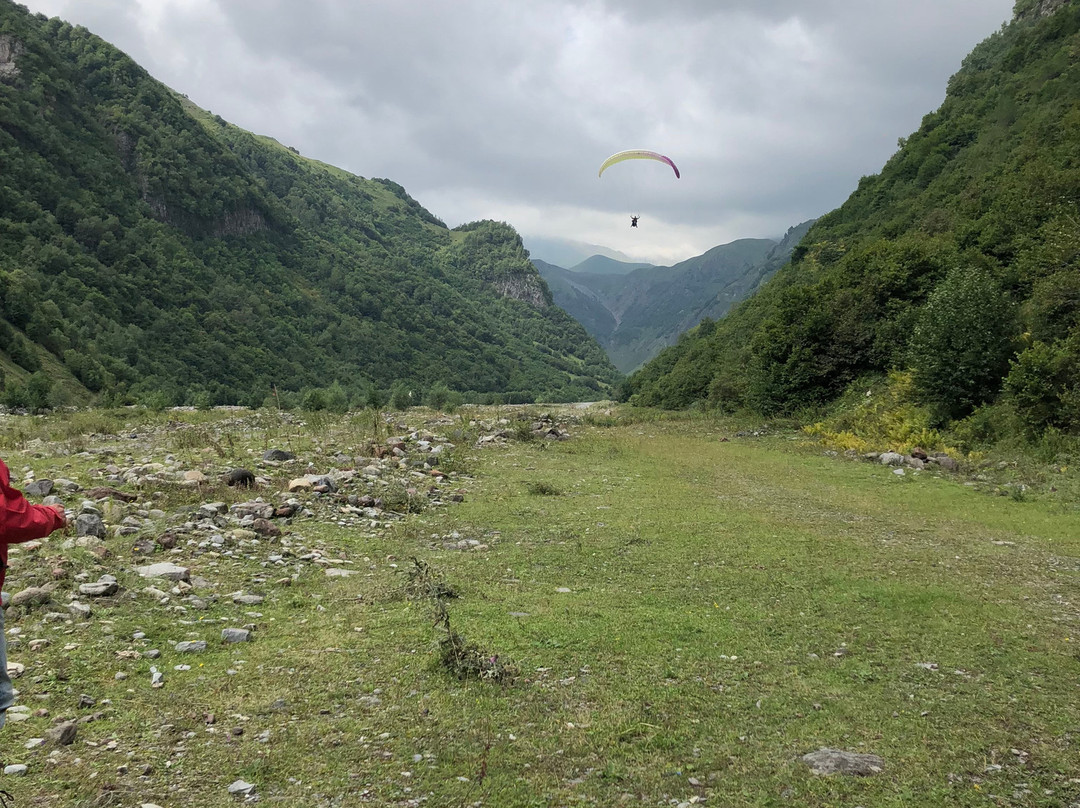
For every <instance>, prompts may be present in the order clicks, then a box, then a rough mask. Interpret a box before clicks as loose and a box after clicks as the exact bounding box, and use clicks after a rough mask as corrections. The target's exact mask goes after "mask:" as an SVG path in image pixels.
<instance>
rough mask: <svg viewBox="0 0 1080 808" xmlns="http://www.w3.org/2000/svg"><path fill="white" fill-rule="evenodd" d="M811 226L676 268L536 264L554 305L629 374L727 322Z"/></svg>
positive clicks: (600, 262) (600, 259)
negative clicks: (709, 325)
mask: <svg viewBox="0 0 1080 808" xmlns="http://www.w3.org/2000/svg"><path fill="white" fill-rule="evenodd" d="M809 226H810V222H805V223H804V224H801V225H798V226H796V227H793V228H791V229H790V230H789V231H788V233H787V235H785V236H784V238H783V239H782V240H780V241H779V242H777V241H773V240H772V239H741V240H739V241H734V242H732V243H730V244H724V245H722V246H719V247H714V248H713V249H711V250H709V251H708V252H706V253H705V254H703V255H699V256H696V257H694V258H690V259H688V260H686V261H683V262H681V263H679V264H676V265H675V266H672V267H655V266H651V265H648V264H644V265H641V264H627V263H620V262H617V261H613V260H612V259H610V258H606V257H604V256H599V255H598V256H593V257H592V258H589V259H588V260H587V261H584V262H582V263H581V264H578V265H577V266H575V267H574V268H573V269H571V270H567V269H563V268H561V267H556V266H553V265H551V264H547V263H545V262H542V261H536V260H535V259H534V261H533V263H534V265H536V267H537V269H539V271H540V274H541V276H543V278H544V280H545V281H547V283H548V286H549V287H550V288H551V293H552V296H553V299H554V300H555V303H556V304H558V305H559V306H561V307H562V308H564V309H566V311H568V312H569V313H570V314H571V315H573V316H574V318H575V319H576V320H577V321H578V322H579V323H581V324H582V325H584V326H585V329H586V330H587V331H588V332H589V333H590V334H592V335H593V336H594V337H595V338H596V339H597V340H599V342H600V344H601V345H602V346H604V349H605V350H606V351H607V353H608V356H609V357H610V358H611V361H612V362H613V363H614V364H615V366H616V367H617V368H619V369H620V370H622V371H623V372H630V371H632V370H634V369H635V368H637V367H638V366H639V365H641V364H642V363H643V362H645V361H647V360H648V359H650V358H652V357H653V356H655V355H656V354H657V353H658V352H659V351H661V350H662V349H663V348H665V347H666V346H668V345H672V344H673V343H674V342H675V341H676V340H677V339H678V337H679V335H680V334H681V333H683V332H684V331H686V330H687V329H689V328H692V327H693V326H695V325H697V324H698V323H700V322H701V321H702V320H703V319H705V318H718V317H722V316H723V315H724V314H725V313H726V312H727V310H728V309H729V308H730V307H731V306H732V305H733V304H734V303H736V302H738V301H739V300H742V299H743V298H744V297H746V296H747V295H748V294H750V293H751V292H752V291H753V290H754V289H755V288H757V286H758V285H759V284H760V283H761V282H762V280H763V279H764V278H767V277H768V276H770V275H771V274H772V273H773V272H775V271H776V269H777V268H778V267H780V265H782V264H783V263H784V262H785V261H786V260H787V258H788V256H789V255H790V254H791V251H792V249H793V248H794V247H795V244H796V243H797V242H798V240H799V239H800V238H801V237H802V235H803V234H805V233H806V231H807V229H808V228H809Z"/></svg>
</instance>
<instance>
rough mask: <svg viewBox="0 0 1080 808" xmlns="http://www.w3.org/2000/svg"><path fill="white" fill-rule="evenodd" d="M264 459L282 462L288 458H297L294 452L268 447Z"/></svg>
mask: <svg viewBox="0 0 1080 808" xmlns="http://www.w3.org/2000/svg"><path fill="white" fill-rule="evenodd" d="M262 459H263V460H271V461H274V462H276V463H282V462H284V461H286V460H295V459H296V455H294V454H293V453H292V452H286V451H285V450H284V449H267V450H266V451H265V452H263V456H262Z"/></svg>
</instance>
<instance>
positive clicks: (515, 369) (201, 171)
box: [0, 0, 618, 403]
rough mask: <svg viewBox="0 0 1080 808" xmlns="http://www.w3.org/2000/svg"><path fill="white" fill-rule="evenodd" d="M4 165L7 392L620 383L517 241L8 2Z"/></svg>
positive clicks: (476, 388)
mask: <svg viewBox="0 0 1080 808" xmlns="http://www.w3.org/2000/svg"><path fill="white" fill-rule="evenodd" d="M0 166H2V167H3V170H2V171H0V296H2V299H0V317H2V319H0V350H2V352H3V356H2V357H0V359H2V364H3V368H4V369H5V370H6V371H7V374H8V377H9V378H8V380H9V381H12V380H21V379H25V377H26V376H27V374H28V373H32V372H34V371H37V370H39V369H40V368H41V367H42V365H43V363H44V365H45V366H47V367H50V368H53V369H54V370H55V373H53V374H51V375H53V376H55V377H56V378H61V377H63V379H65V380H71V384H72V389H76V390H77V389H82V391H83V392H84V393H86V392H87V391H89V392H91V393H101V394H106V395H108V396H109V397H111V398H113V399H115V400H124V399H125V398H127V399H130V398H136V399H137V398H139V397H142V396H146V395H148V394H151V393H154V394H156V395H163V396H164V397H165V400H166V401H168V402H172V403H184V402H189V401H191V400H193V398H194V397H199V399H200V400H204V401H205V400H209V401H211V402H214V403H233V402H245V403H248V402H254V403H258V402H261V401H262V400H263V399H264V398H265V397H266V396H268V395H270V394H271V392H272V391H274V390H278V389H279V390H282V391H301V390H304V389H308V388H322V387H327V386H329V385H330V384H331V383H335V382H336V383H339V384H340V385H342V386H343V387H344V388H345V389H346V390H347V391H348V392H349V393H350V394H351V395H354V396H360V395H361V394H362V393H363V392H364V391H365V390H368V389H371V388H376V389H378V390H382V391H386V390H388V389H389V388H390V387H392V386H394V385H395V384H404V385H407V386H408V387H409V388H410V389H413V390H415V391H422V390H423V389H425V388H427V387H429V386H431V385H439V384H443V385H447V386H448V387H449V388H451V389H454V390H458V391H462V392H464V393H467V394H470V395H471V396H472V397H473V398H477V397H480V398H483V397H484V396H487V397H490V396H492V395H499V396H502V397H504V398H505V397H509V398H511V399H515V400H529V399H532V398H535V397H540V398H542V399H549V400H550V399H556V400H565V399H579V398H586V397H587V398H595V397H597V396H598V395H602V394H604V393H605V392H606V391H608V390H610V386H611V385H612V384H613V383H614V382H615V381H616V380H617V379H618V374H617V372H616V371H615V369H614V368H613V367H612V366H611V365H610V363H609V362H608V361H607V359H606V357H605V356H604V355H603V352H602V350H601V349H600V347H599V346H598V345H597V344H596V343H595V341H594V340H592V339H591V338H590V337H589V336H588V335H587V334H586V332H585V331H584V330H583V329H582V327H581V326H580V325H578V324H577V323H576V322H575V321H574V320H573V319H572V318H570V317H569V316H568V315H567V314H566V313H565V312H563V311H562V310H560V309H559V308H558V307H556V306H554V305H552V300H551V295H550V292H549V290H548V288H547V286H546V284H545V283H544V282H543V280H542V279H541V278H540V276H539V274H538V273H537V272H536V270H535V268H534V267H533V266H532V264H531V263H530V262H529V260H528V256H527V253H526V252H525V250H524V248H523V246H522V242H521V239H520V237H519V236H518V235H517V233H515V232H514V231H513V229H512V228H510V227H509V226H508V225H505V224H501V223H497V222H478V223H473V224H470V225H464V226H462V227H460V228H456V229H455V230H453V231H451V230H449V229H447V228H446V227H445V226H444V225H443V223H442V222H441V221H440V220H439V219H437V218H436V217H435V216H433V215H432V214H431V213H429V212H428V211H426V210H425V209H424V208H423V207H421V206H420V205H419V204H418V203H417V202H416V201H415V200H414V199H412V198H411V197H410V196H409V194H408V193H407V192H406V191H405V189H404V188H402V187H401V186H400V185H398V184H397V183H395V182H393V181H391V180H386V179H381V180H370V179H364V178H361V177H356V176H353V175H351V174H349V173H347V172H345V171H341V170H339V169H336V168H333V167H331V166H327V165H325V164H322V163H319V162H317V161H313V160H309V159H306V158H304V157H302V156H301V155H299V154H298V153H296V151H295V150H293V149H290V148H288V147H286V146H283V145H282V144H279V143H277V142H276V141H273V140H272V139H269V138H265V137H259V136H256V135H253V134H251V133H248V132H245V131H243V130H241V129H238V128H236V127H234V126H231V125H230V124H228V123H227V122H226V121H225V120H224V119H222V118H221V117H219V116H216V115H212V114H210V113H208V112H205V111H203V110H201V109H199V108H197V107H196V106H194V105H193V104H191V103H190V102H188V101H187V100H186V99H184V98H181V97H178V96H177V95H176V94H174V93H173V92H172V91H170V90H169V89H168V88H166V87H164V86H163V85H161V84H160V83H159V82H157V81H155V80H154V79H153V78H152V77H151V76H149V75H148V74H147V73H146V72H145V71H144V70H143V69H142V68H140V67H139V66H138V65H136V64H135V63H134V62H133V61H132V60H131V59H129V58H128V57H127V56H125V55H124V54H123V53H121V52H119V51H118V50H116V49H115V48H113V47H112V46H110V45H109V44H108V43H106V42H104V41H103V40H101V39H100V38H98V37H96V36H94V35H93V34H91V33H90V32H89V31H87V30H86V29H84V28H81V27H72V26H70V25H68V24H66V23H64V22H62V21H61V20H59V19H46V18H45V17H43V16H41V15H31V14H29V13H28V12H27V11H26V10H25V9H24V8H22V7H21V6H18V5H15V4H14V3H12V2H10V0H0ZM73 380H78V384H77V385H76V384H74V381H73ZM80 385H81V387H80Z"/></svg>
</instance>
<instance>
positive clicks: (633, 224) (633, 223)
mask: <svg viewBox="0 0 1080 808" xmlns="http://www.w3.org/2000/svg"><path fill="white" fill-rule="evenodd" d="M637 220H638V217H637V216H631V217H630V226H631V227H637Z"/></svg>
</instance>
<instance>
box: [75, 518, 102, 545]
mask: <svg viewBox="0 0 1080 808" xmlns="http://www.w3.org/2000/svg"><path fill="white" fill-rule="evenodd" d="M106 534H107V531H106V530H105V523H104V522H102V521H101V517H100V516H98V515H97V514H96V513H81V514H79V516H78V518H77V519H76V520H75V535H76V536H94V537H95V538H98V539H104V538H105V536H106Z"/></svg>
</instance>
